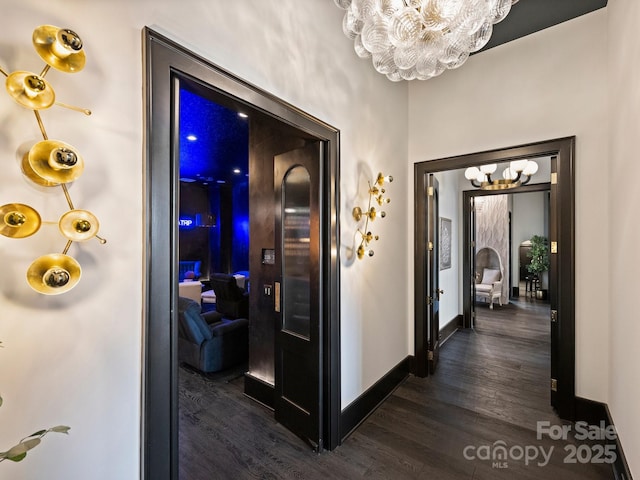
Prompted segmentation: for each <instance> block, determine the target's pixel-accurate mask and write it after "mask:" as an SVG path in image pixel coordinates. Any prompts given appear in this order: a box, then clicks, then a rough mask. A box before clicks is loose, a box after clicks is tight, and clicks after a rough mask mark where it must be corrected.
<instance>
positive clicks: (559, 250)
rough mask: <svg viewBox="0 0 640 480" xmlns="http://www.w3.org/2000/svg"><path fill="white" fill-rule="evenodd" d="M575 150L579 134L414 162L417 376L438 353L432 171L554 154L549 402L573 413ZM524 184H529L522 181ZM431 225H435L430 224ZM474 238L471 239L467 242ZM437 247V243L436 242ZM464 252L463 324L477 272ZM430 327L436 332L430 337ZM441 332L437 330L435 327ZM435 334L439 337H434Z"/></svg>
mask: <svg viewBox="0 0 640 480" xmlns="http://www.w3.org/2000/svg"><path fill="white" fill-rule="evenodd" d="M574 150H575V137H567V138H561V139H556V140H549V141H544V142H539V143H533V144H527V145H521V146H516V147H509V148H504V149H499V150H492V151H486V152H480V153H474V154H468V155H463V156H458V157H450V158H445V159H439V160H432V161H426V162H421V163H418V164H416V165H415V169H414V174H415V185H414V191H415V199H416V200H415V202H416V203H415V287H416V288H415V362H414V373H415V374H416V376H426V375H428V373H429V372H428V370H429V368H428V367H429V365H430V363H429V359H430V358H434V357H435V358H437V351H436V352H434V351H433V350H430V347H431V348H433V347H435V348H437V347H438V346H439V338H438V337H437V335H439V330H438V329H437V328H434V326H433V322H434V321H436V322H437V317H436V318H434V317H432V316H430V315H431V311H430V308H429V299H430V298H431V299H433V298H435V297H436V295H439V292H438V290H439V289H440V285H439V284H434V283H433V276H431V277H430V273H429V272H430V271H432V270H433V267H432V263H433V261H434V257H435V255H432V254H431V253H430V248H431V245H430V244H429V241H431V242H433V238H437V237H436V235H437V234H436V233H435V232H431V231H429V230H430V228H431V229H433V228H435V225H436V223H435V222H429V221H426V219H428V218H430V216H433V215H434V213H433V212H430V211H429V205H430V204H431V203H432V202H430V201H429V195H430V190H429V186H430V185H431V183H430V176H432V175H433V174H434V173H435V172H446V171H450V170H457V169H460V168H466V167H470V166H475V167H479V166H481V165H485V164H491V163H500V162H508V161H511V160H518V159H535V158H541V157H550V179H551V181H550V185H549V190H550V207H549V237H550V242H551V255H550V268H549V305H550V308H551V315H550V318H549V322H550V325H551V327H550V328H551V347H550V350H551V351H550V357H551V378H550V379H549V384H548V388H549V391H550V399H551V405H552V406H553V407H554V408H555V410H556V412H557V413H558V415H559V416H560V417H561V418H563V419H566V420H574V417H575V299H574V296H573V292H574V276H575V265H574V255H573V251H574V245H575V238H574V231H575V228H574V223H575V218H574V202H575V200H574V173H573V169H574V166H573V165H574ZM521 188H523V189H524V188H526V186H525V187H521ZM470 208H471V204H470V202H465V203H464V205H463V209H464V214H463V216H462V218H465V219H469V218H471V215H469V209H470ZM463 223H464V225H463V228H462V230H463V233H462V234H463V237H464V238H470V235H471V233H470V232H471V227H472V226H471V225H470V222H463ZM429 225H431V227H429ZM469 244H470V243H469ZM434 247H435V248H437V247H438V245H437V244H436V245H434ZM465 250H466V251H465V252H464V254H463V257H464V267H463V272H465V273H464V274H463V275H462V278H461V279H460V280H459V282H458V283H457V287H456V288H457V289H459V290H460V291H462V304H463V312H469V313H468V314H466V315H465V317H464V318H463V321H462V327H463V328H471V326H472V325H471V309H472V306H471V303H472V301H471V298H472V294H473V285H474V283H475V274H472V273H471V272H472V266H471V258H472V252H471V248H467V249H465ZM430 332H434V333H431V335H432V337H431V338H430V337H429V335H430ZM435 332H438V333H435ZM434 336H435V338H434Z"/></svg>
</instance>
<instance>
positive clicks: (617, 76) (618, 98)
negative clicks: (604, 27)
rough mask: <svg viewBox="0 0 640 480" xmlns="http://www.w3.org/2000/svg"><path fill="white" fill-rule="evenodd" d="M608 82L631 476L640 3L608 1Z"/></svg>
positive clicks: (619, 394)
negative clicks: (634, 182)
mask: <svg viewBox="0 0 640 480" xmlns="http://www.w3.org/2000/svg"><path fill="white" fill-rule="evenodd" d="M607 9H608V11H609V62H608V64H606V65H605V68H608V70H609V71H610V72H611V74H610V75H611V77H610V82H609V87H610V90H609V98H610V119H611V126H610V131H611V137H610V142H609V151H608V155H607V156H605V157H604V158H603V162H602V163H604V165H603V169H605V168H606V169H607V170H609V171H610V175H609V192H610V197H609V198H610V201H609V205H608V211H607V213H608V214H609V218H610V221H609V225H608V230H607V231H608V232H609V236H608V241H609V243H610V245H611V249H610V254H609V257H608V260H609V262H610V265H611V267H610V270H611V272H610V276H609V296H610V299H611V302H610V308H609V311H608V312H607V317H608V318H610V322H611V346H610V354H611V368H610V371H609V385H610V389H611V393H610V399H609V400H610V402H609V409H610V411H611V415H612V417H613V420H614V422H615V424H616V427H617V429H618V434H619V435H620V439H621V441H622V445H623V447H624V451H625V454H626V456H627V461H628V462H629V466H630V468H631V473H632V475H634V476H635V477H636V478H637V477H638V476H639V475H640V414H639V412H640V409H639V408H638V405H640V369H638V367H637V365H638V353H637V352H638V342H639V341H640V321H638V314H637V311H638V302H637V299H638V291H640V277H639V276H638V274H637V271H636V270H637V266H638V265H640V249H639V248H638V245H639V244H640V222H638V212H637V207H636V206H637V205H638V204H640V190H639V189H638V188H637V187H635V186H634V185H633V179H636V178H639V177H640V163H639V162H638V125H640V63H638V61H637V60H638V59H640V38H639V37H638V29H639V28H640V3H638V2H637V1H636V0H616V1H614V2H609V6H608V7H607Z"/></svg>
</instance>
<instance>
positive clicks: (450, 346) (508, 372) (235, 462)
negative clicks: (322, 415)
mask: <svg viewBox="0 0 640 480" xmlns="http://www.w3.org/2000/svg"><path fill="white" fill-rule="evenodd" d="M548 318H549V316H548V305H546V304H543V303H536V302H533V301H528V302H527V301H522V302H518V303H513V304H510V305H506V306H504V307H499V306H496V307H495V309H494V310H493V311H490V310H489V309H488V308H486V307H484V306H480V307H479V309H478V319H477V322H476V328H475V329H474V330H469V331H461V332H458V333H456V334H455V335H454V336H453V337H452V338H451V339H450V340H449V341H447V342H446V343H445V345H444V346H443V349H442V351H441V357H440V363H439V366H438V371H437V373H436V374H435V375H433V376H431V377H429V378H415V377H413V376H410V377H409V378H408V379H407V380H406V381H405V382H404V383H403V384H402V385H401V386H400V387H399V388H398V389H396V391H395V392H394V393H393V394H392V395H391V396H390V397H389V398H388V399H387V400H386V401H385V402H384V404H383V405H382V406H380V407H379V408H378V409H377V410H376V411H375V412H374V413H373V414H372V415H371V416H370V417H369V418H368V419H367V420H366V421H365V422H364V423H363V424H362V425H361V426H360V427H359V428H358V429H357V430H356V431H355V432H354V433H353V434H352V435H351V436H350V437H349V438H347V439H346V441H345V442H344V443H343V444H342V445H341V446H340V447H338V448H337V449H336V450H334V451H333V452H324V453H322V454H320V455H317V454H315V453H313V452H312V451H311V450H310V449H309V448H308V447H307V445H306V444H304V443H303V442H302V441H300V440H299V439H298V438H297V437H296V436H294V435H293V434H291V433H289V432H288V431H287V430H286V429H285V428H284V427H282V426H281V425H278V424H277V423H276V422H275V421H274V419H273V413H272V412H271V411H270V410H268V409H266V408H264V407H262V406H260V405H258V404H256V403H255V402H253V401H251V400H249V399H247V398H246V397H244V396H243V395H242V386H243V382H242V378H241V374H242V371H243V368H242V367H240V368H238V369H235V370H234V371H229V372H222V373H219V374H215V375H209V376H205V375H201V374H199V373H197V372H194V371H191V370H187V369H184V368H181V375H180V417H179V418H180V435H179V443H180V479H181V480H212V479H216V480H218V479H221V480H226V479H234V480H235V479H305V480H306V479H310V480H313V479H326V478H330V479H345V480H346V479H356V478H366V479H385V480H396V479H399V480H402V479H436V480H449V479H451V480H453V479H509V480H511V479H516V480H517V479H553V480H573V479H575V480H578V479H580V480H583V479H587V480H588V479H594V480H595V479H611V478H613V475H612V470H611V468H610V467H609V466H608V465H596V464H592V463H579V462H578V463H575V464H568V463H565V461H564V460H565V459H566V458H567V456H568V455H569V453H570V452H568V451H565V447H566V446H567V445H570V444H571V445H576V442H575V441H573V440H572V439H571V438H569V440H568V441H560V440H557V441H554V440H551V439H549V438H548V437H547V436H545V437H544V438H542V439H537V438H536V422H538V421H549V422H550V423H551V424H554V425H561V422H560V420H559V419H558V418H557V417H556V416H555V415H554V413H553V410H552V409H551V407H549V393H548V390H549V387H548V385H549V327H548V325H549V321H548ZM496 442H497V443H496ZM499 446H504V447H506V448H507V458H506V460H504V462H501V463H500V465H497V464H493V462H492V461H491V460H484V459H481V458H479V457H482V455H483V454H484V453H487V452H498V448H497V447H499ZM551 447H553V450H552V454H551V455H550V461H549V462H548V464H546V465H544V466H539V465H538V463H539V462H540V463H543V464H544V460H543V457H542V454H541V451H540V450H541V448H543V449H544V452H545V454H547V455H549V453H548V452H549V451H550V449H551ZM567 448H572V447H567ZM534 450H535V451H536V452H537V454H538V457H537V458H535V459H533V460H531V461H529V462H528V463H529V464H528V465H526V464H525V463H526V462H525V459H524V458H519V457H520V453H521V452H526V451H528V452H529V454H530V456H533V452H534ZM465 453H466V456H465ZM586 453H589V452H586ZM483 458H484V457H483ZM582 458H584V457H582ZM505 462H506V463H505ZM499 466H500V467H505V468H498V467H499Z"/></svg>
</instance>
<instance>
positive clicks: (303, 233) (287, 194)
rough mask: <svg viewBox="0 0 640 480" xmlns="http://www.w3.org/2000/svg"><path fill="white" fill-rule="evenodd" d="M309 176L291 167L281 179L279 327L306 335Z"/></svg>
mask: <svg viewBox="0 0 640 480" xmlns="http://www.w3.org/2000/svg"><path fill="white" fill-rule="evenodd" d="M310 194H311V178H310V176H309V172H308V171H307V169H306V168H304V167H302V166H300V165H298V166H295V167H293V168H292V169H291V170H289V172H288V173H287V175H286V176H285V178H284V180H283V182H282V288H283V292H282V302H283V305H282V306H283V308H282V322H283V324H282V329H283V330H287V331H289V332H291V333H295V334H297V335H300V336H303V337H305V338H309V331H310V326H309V324H310V305H311V287H310V286H311V263H310V262H311V260H310V259H311V252H310V238H311V217H310V207H311V200H310V199H311V196H310Z"/></svg>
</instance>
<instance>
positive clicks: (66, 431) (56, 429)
mask: <svg viewBox="0 0 640 480" xmlns="http://www.w3.org/2000/svg"><path fill="white" fill-rule="evenodd" d="M69 430H71V427H67V426H66V425H58V426H57V427H53V428H50V429H49V431H50V432H56V433H64V434H67V435H68V434H69Z"/></svg>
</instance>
